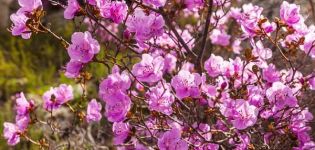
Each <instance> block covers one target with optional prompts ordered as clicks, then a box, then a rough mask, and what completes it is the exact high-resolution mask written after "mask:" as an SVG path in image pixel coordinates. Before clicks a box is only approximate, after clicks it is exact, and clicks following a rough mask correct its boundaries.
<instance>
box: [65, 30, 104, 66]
mask: <svg viewBox="0 0 315 150" xmlns="http://www.w3.org/2000/svg"><path fill="white" fill-rule="evenodd" d="M71 42H72V44H71V45H70V46H69V47H68V54H69V56H70V58H71V60H74V61H78V62H82V63H87V62H89V61H91V60H92V59H93V57H94V55H95V54H97V53H98V52H99V51H100V45H99V43H98V41H97V40H95V39H93V37H92V35H91V33H90V32H88V31H86V32H75V33H73V34H72V37H71Z"/></svg>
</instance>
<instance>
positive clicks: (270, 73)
mask: <svg viewBox="0 0 315 150" xmlns="http://www.w3.org/2000/svg"><path fill="white" fill-rule="evenodd" d="M263 79H264V80H267V81H268V82H270V83H273V82H276V81H279V80H280V73H279V72H278V71H277V70H276V67H275V65H273V64H269V66H268V68H265V69H263Z"/></svg>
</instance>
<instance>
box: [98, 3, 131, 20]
mask: <svg viewBox="0 0 315 150" xmlns="http://www.w3.org/2000/svg"><path fill="white" fill-rule="evenodd" d="M127 11H128V6H127V5H126V3H124V2H120V1H113V2H107V1H105V2H104V4H103V5H102V6H101V7H100V13H101V15H102V17H104V18H110V19H111V20H112V21H113V22H115V23H121V22H122V21H123V20H124V19H125V18H126V16H127Z"/></svg>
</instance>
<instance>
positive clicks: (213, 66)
mask: <svg viewBox="0 0 315 150" xmlns="http://www.w3.org/2000/svg"><path fill="white" fill-rule="evenodd" d="M223 62H224V60H223V58H222V57H221V56H215V55H214V54H211V56H210V58H209V59H208V60H206V62H205V66H204V67H205V70H206V71H207V72H208V74H209V76H211V77H216V76H218V75H220V74H221V73H222V70H223V65H222V64H223Z"/></svg>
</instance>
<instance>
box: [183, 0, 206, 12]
mask: <svg viewBox="0 0 315 150" xmlns="http://www.w3.org/2000/svg"><path fill="white" fill-rule="evenodd" d="M203 3H204V1H203V0H184V4H185V5H186V7H187V9H188V10H191V11H195V10H196V9H197V8H199V7H201V6H203Z"/></svg>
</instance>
